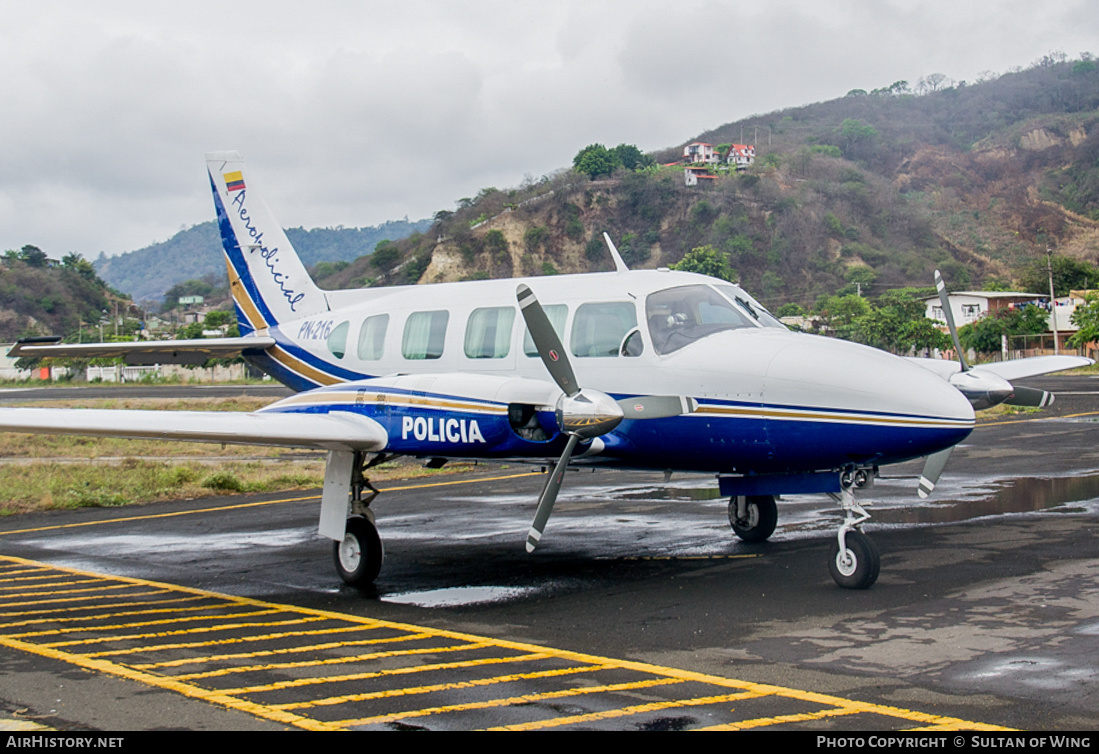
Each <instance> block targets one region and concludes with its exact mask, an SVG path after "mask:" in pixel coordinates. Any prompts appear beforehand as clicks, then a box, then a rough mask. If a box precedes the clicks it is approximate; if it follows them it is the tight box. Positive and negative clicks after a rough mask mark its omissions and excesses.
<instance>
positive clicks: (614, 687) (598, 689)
mask: <svg viewBox="0 0 1099 754" xmlns="http://www.w3.org/2000/svg"><path fill="white" fill-rule="evenodd" d="M677 683H682V681H681V680H679V679H676V678H653V679H649V680H647V681H635V682H633V683H615V684H610V685H607V686H581V687H578V688H572V689H564V690H560V691H547V692H545V693H542V694H524V695H523V696H515V697H510V698H505V699H492V700H489V701H484V702H469V703H467V704H449V705H446V706H441V707H433V708H427V709H420V710H411V711H409V712H398V713H394V714H392V715H380V716H378V717H363V718H358V719H353V720H338V721H336V724H338V725H341V726H344V727H348V728H350V727H353V726H356V725H377V724H378V723H389V722H398V721H401V720H408V719H412V718H417V717H424V716H427V715H440V714H447V713H453V712H469V711H473V710H482V709H492V708H494V707H511V706H514V705H519V704H534V703H536V702H544V701H549V700H551V699H567V698H569V697H578V696H584V695H586V694H605V693H619V692H623V691H638V690H640V689H650V688H655V687H657V686H669V685H672V684H677ZM561 719H564V718H554V721H556V720H561ZM544 722H546V721H538V722H536V723H530V724H529V725H532V726H534V727H546V726H544V725H542V723H544ZM551 722H553V721H551ZM571 722H582V721H579V720H572V721H571ZM564 724H565V725H568V724H570V723H564ZM489 730H533V727H532V728H521V727H518V726H508V727H502V728H489Z"/></svg>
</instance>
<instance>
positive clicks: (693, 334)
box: [645, 285, 756, 354]
mask: <svg viewBox="0 0 1099 754" xmlns="http://www.w3.org/2000/svg"><path fill="white" fill-rule="evenodd" d="M645 318H646V320H647V321H648V324H649V337H650V338H652V341H653V348H654V349H656V352H657V353H658V354H666V353H672V352H673V351H678V350H679V349H680V348H683V346H686V345H688V344H690V343H693V342H695V341H696V340H699V339H700V338H705V337H706V336H707V335H712V334H713V333H715V332H720V331H722V330H737V329H740V328H742V327H751V328H754V327H756V325H755V324H754V323H752V322H751V321H750V320H749V319H748V315H747V314H746V313H745V312H744V311H742V310H741V309H739V308H737V307H736V306H734V305H733V304H732V303H731V302H730V301H728V300H727V299H725V298H724V297H723V296H720V295H718V293H717V292H716V291H715V290H713V289H712V288H710V286H708V285H684V286H680V287H678V288H669V289H667V290H664V291H658V292H657V293H653V294H651V295H650V296H649V297H648V298H647V299H646V300H645Z"/></svg>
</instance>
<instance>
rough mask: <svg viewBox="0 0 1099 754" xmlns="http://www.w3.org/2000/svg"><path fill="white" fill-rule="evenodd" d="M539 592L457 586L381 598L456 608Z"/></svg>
mask: <svg viewBox="0 0 1099 754" xmlns="http://www.w3.org/2000/svg"><path fill="white" fill-rule="evenodd" d="M536 591H539V590H538V589H537V588H535V587H513V586H459V587H454V588H451V589H427V590H424V591H422V592H397V593H394V594H387V595H384V596H383V597H381V598H380V599H381V601H382V602H393V603H396V604H398V605H415V606H416V607H458V606H460V605H484V604H486V603H492V602H510V601H512V600H515V599H518V598H520V597H525V596H527V595H529V594H532V593H534V592H536Z"/></svg>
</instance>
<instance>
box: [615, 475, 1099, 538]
mask: <svg viewBox="0 0 1099 754" xmlns="http://www.w3.org/2000/svg"><path fill="white" fill-rule="evenodd" d="M883 481H885V480H883ZM890 481H894V480H890ZM912 481H913V484H911V485H908V484H907V480H906V486H904V487H903V488H902V487H898V486H896V485H890V484H889V483H888V482H886V483H885V484H880V486H877V487H876V488H875V489H872V490H869V491H868V492H866V493H865V494H864V495H863V498H864V499H866V500H868V501H869V502H870V506H869V507H870V512H871V515H872V516H873V519H874V521H875V522H877V523H886V524H942V523H951V522H957V521H968V520H970V519H974V518H982V517H984V516H997V515H1004V514H1010V513H1034V512H1037V511H1044V510H1049V509H1051V508H1057V507H1059V506H1063V505H1068V504H1070V503H1082V502H1085V501H1089V500H1095V499H1096V498H1099V473H1090V474H1083V475H1081V476H1072V477H1020V478H1018V479H1011V480H1007V481H990V482H987V483H982V484H980V485H979V486H974V487H965V486H959V487H955V488H953V489H950V490H947V489H943V488H940V492H939V493H938V494H940V495H942V497H941V499H939V500H935V499H934V498H933V499H932V500H930V501H924V500H918V499H917V498H916V495H915V484H914V480H912ZM944 486H945V485H944ZM891 487H892V489H890V488H891ZM909 487H911V489H909ZM948 495H953V496H954V497H953V499H951V498H950V497H947V496H948ZM611 496H612V497H613V498H614V499H616V500H634V501H644V500H648V501H667V502H675V501H681V502H706V501H710V500H719V499H722V496H721V493H720V492H718V490H717V487H716V486H700V487H678V486H668V487H659V486H654V487H643V488H630V489H620V490H615V491H614V492H612V493H611ZM784 501H785V503H780V504H779V506H780V516H779V519H780V522H782V525H783V528H784V529H785V528H789V526H790V524H791V523H792V522H791V521H790V520H789V518H784V516H783V515H782V514H783V510H784V509H785V511H786V512H787V513H793V512H794V511H795V510H797V509H803V508H804V509H805V512H806V513H808V512H809V511H811V510H816V509H834V510H836V512H837V514H838V508H837V507H836V506H835V503H832V502H831V501H830V500H828V498H826V497H824V496H823V495H795V496H789V497H785V498H784ZM809 520H810V521H811V522H813V523H815V524H819V520H818V516H816V515H810V516H809ZM828 524H829V525H831V524H830V521H829V522H828ZM794 528H801V527H797V526H795V527H794ZM808 528H810V529H814V528H817V526H815V525H810V526H808Z"/></svg>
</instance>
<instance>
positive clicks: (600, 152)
mask: <svg viewBox="0 0 1099 754" xmlns="http://www.w3.org/2000/svg"><path fill="white" fill-rule="evenodd" d="M652 164H654V160H653V158H652V157H650V156H649V155H647V154H645V153H644V152H642V151H641V150H640V149H638V148H637V147H636V146H634V145H633V144H619V145H618V146H617V147H615V148H614V149H607V148H606V147H605V146H603V145H602V144H589V145H588V146H586V147H584V148H583V149H581V150H580V151H579V152H577V153H576V156H575V157H573V158H572V166H573V168H575V169H576V172H577V173H583V174H585V175H586V176H588V177H589V178H591V179H592V180H595V179H596V178H598V177H599V176H601V175H610V174H611V173H613V172H614V171H615V170H617V169H618V168H625V169H626V170H637V169H638V168H644V167H647V166H649V165H652Z"/></svg>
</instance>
